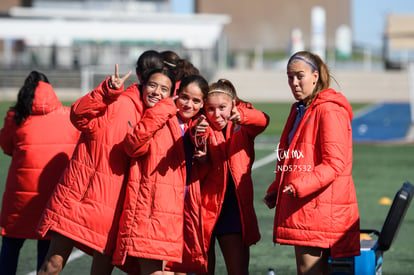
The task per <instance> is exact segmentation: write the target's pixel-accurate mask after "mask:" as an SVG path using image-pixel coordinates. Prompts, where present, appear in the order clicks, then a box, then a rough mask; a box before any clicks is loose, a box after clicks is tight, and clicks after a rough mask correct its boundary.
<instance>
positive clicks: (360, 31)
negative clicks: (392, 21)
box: [351, 0, 414, 48]
mask: <svg viewBox="0 0 414 275" xmlns="http://www.w3.org/2000/svg"><path fill="white" fill-rule="evenodd" d="M351 13H352V29H353V39H354V42H355V43H356V44H357V45H361V46H363V47H368V48H380V47H381V45H382V35H383V32H384V28H385V24H386V16H387V14H390V13H393V14H402V13H411V14H414V1H413V0H352V12H351ZM413 28H414V26H413Z"/></svg>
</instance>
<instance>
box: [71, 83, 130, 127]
mask: <svg viewBox="0 0 414 275" xmlns="http://www.w3.org/2000/svg"><path fill="white" fill-rule="evenodd" d="M108 80H109V77H108V78H107V79H106V80H105V81H103V82H102V83H101V84H100V85H99V86H98V87H96V88H95V89H94V90H93V91H91V92H90V93H89V94H87V95H85V96H83V97H81V98H80V99H78V100H77V101H76V102H75V103H74V104H72V108H71V113H70V119H71V121H72V123H73V125H74V126H75V127H76V128H77V129H78V130H80V131H82V132H94V131H96V129H98V128H100V127H102V124H103V123H106V118H105V116H108V113H107V112H106V111H107V108H108V106H109V105H110V104H111V103H113V102H114V101H115V100H116V99H117V96H113V93H112V92H113V91H116V90H113V89H110V88H109V86H108ZM120 89H123V86H122V87H121V88H120ZM118 91H119V90H118ZM115 94H117V95H119V93H115Z"/></svg>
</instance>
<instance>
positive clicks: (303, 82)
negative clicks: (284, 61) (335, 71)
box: [287, 60, 319, 104]
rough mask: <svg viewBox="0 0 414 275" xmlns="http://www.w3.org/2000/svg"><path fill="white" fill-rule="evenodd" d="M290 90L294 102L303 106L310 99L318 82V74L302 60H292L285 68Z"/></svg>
mask: <svg viewBox="0 0 414 275" xmlns="http://www.w3.org/2000/svg"><path fill="white" fill-rule="evenodd" d="M287 76H288V82H289V86H290V89H291V91H292V93H293V96H294V97H295V99H296V100H302V101H303V102H304V103H305V104H306V103H307V101H308V100H309V99H310V97H311V96H312V94H313V91H314V89H315V86H316V83H317V81H318V77H319V73H318V72H317V71H314V72H312V68H311V67H310V66H309V65H308V64H306V63H305V62H304V61H302V60H294V61H293V62H291V63H290V64H289V65H288V67H287Z"/></svg>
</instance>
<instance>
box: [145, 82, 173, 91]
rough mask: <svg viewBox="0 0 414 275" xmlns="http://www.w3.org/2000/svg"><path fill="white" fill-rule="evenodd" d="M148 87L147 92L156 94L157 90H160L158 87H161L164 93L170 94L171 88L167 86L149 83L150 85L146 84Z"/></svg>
mask: <svg viewBox="0 0 414 275" xmlns="http://www.w3.org/2000/svg"><path fill="white" fill-rule="evenodd" d="M146 87H147V91H149V92H155V91H156V90H158V87H161V91H162V92H163V93H168V94H169V93H170V90H171V88H170V87H168V86H166V85H162V84H158V83H157V82H154V81H148V83H147V84H146Z"/></svg>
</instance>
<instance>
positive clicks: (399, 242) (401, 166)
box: [0, 102, 414, 275]
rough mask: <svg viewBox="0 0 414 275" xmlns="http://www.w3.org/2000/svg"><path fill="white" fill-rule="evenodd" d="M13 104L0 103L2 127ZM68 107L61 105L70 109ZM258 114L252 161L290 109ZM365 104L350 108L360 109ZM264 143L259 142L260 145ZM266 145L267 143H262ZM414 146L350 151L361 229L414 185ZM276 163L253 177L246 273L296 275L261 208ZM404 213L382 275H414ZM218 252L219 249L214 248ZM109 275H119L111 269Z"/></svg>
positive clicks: (1, 162)
mask: <svg viewBox="0 0 414 275" xmlns="http://www.w3.org/2000/svg"><path fill="white" fill-rule="evenodd" d="M11 104H12V103H11V102H0V115H1V120H0V126H2V125H3V117H4V115H5V113H6V110H7V109H8V107H9V106H10V105H11ZM69 104H70V103H66V104H65V105H69ZM254 105H255V107H256V108H258V109H260V110H263V111H264V112H266V113H267V114H269V115H270V117H271V123H270V125H269V127H268V128H267V129H266V131H265V132H264V133H263V134H262V135H261V136H260V138H258V142H257V144H258V145H260V146H257V149H256V160H258V159H261V158H262V157H265V156H267V155H269V154H271V153H272V150H274V149H275V147H276V144H277V139H278V136H279V135H280V133H281V131H282V128H283V125H284V123H285V121H286V118H287V115H288V112H289V109H290V103H289V104H284V103H255V104H254ZM363 106H364V105H363V104H353V108H354V109H355V110H356V109H359V108H361V107H363ZM261 141H262V142H261ZM263 142H265V143H263ZM413 156H414V145H387V144H384V145H378V144H377V145H368V144H355V145H354V169H353V177H354V182H355V188H356V192H357V197H358V204H359V210H360V218H361V228H367V229H368V228H369V229H377V230H380V229H381V227H382V224H383V222H384V221H385V217H386V214H387V212H388V209H389V206H388V205H380V204H379V203H378V201H379V199H380V198H382V197H388V198H390V199H393V197H394V195H395V193H396V192H397V190H398V189H399V188H400V187H401V185H402V183H403V182H404V181H406V180H410V181H411V182H412V183H414V175H413V173H414V169H413V167H414V157H413ZM9 163H10V157H8V156H6V155H4V154H0V167H1V169H0V193H1V194H2V193H3V190H4V183H5V181H6V177H7V170H8V166H9ZM274 167H275V163H269V164H267V165H264V166H262V167H260V168H258V169H255V170H254V171H253V180H254V190H255V208H256V213H257V216H258V220H259V227H260V231H261V234H262V239H261V241H260V242H259V243H258V244H257V245H254V246H252V247H251V251H250V254H251V257H250V273H251V274H266V272H267V269H268V268H269V267H272V268H274V269H275V270H276V272H277V274H287V275H289V274H296V273H295V272H296V271H295V259H294V253H293V248H292V247H291V246H280V245H276V246H275V245H274V244H273V243H272V230H273V216H274V210H269V209H268V208H267V207H266V206H265V205H264V203H262V199H263V196H264V194H265V192H266V189H267V187H268V186H269V184H270V183H271V182H272V181H273V179H274V174H273V171H274ZM413 208H414V207H413V206H411V207H410V209H408V211H407V214H406V216H405V219H404V221H403V224H402V226H401V228H400V230H399V233H398V235H397V237H396V239H395V241H394V243H393V244H392V245H391V248H390V250H389V251H386V252H385V253H384V263H383V274H385V275H387V274H389V275H391V274H401V275H403V274H404V275H405V274H412V270H414V238H413V232H414V210H413ZM217 247H218V245H217ZM217 255H218V257H217V263H216V274H226V271H225V265H224V262H223V259H222V257H221V256H220V252H219V250H217ZM35 263H36V242H35V241H33V240H28V241H26V243H25V245H24V246H23V248H22V251H21V256H20V261H19V267H18V274H28V273H29V272H32V271H33V270H34V269H35ZM90 263H91V258H90V257H89V256H83V257H81V258H79V259H76V260H74V261H73V262H70V263H68V265H67V266H66V267H65V269H64V271H63V272H62V273H61V274H63V275H64V274H89V268H90ZM112 274H123V273H122V272H120V271H119V270H117V269H115V270H114V272H113V273H112Z"/></svg>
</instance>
